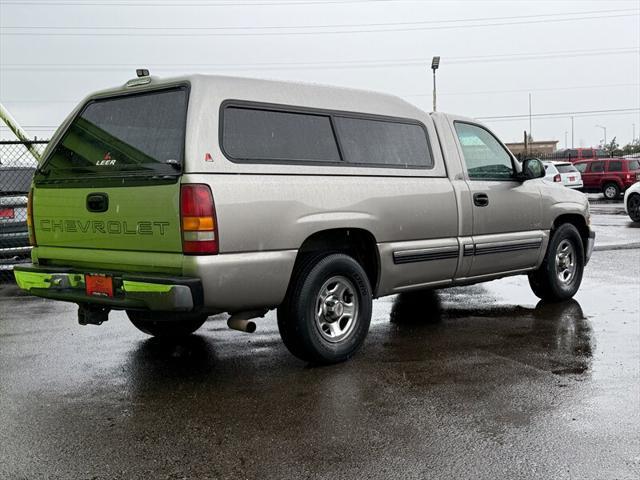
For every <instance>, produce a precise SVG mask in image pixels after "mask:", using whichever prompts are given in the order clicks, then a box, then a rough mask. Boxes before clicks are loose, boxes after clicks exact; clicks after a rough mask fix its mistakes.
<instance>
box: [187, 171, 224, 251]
mask: <svg viewBox="0 0 640 480" xmlns="http://www.w3.org/2000/svg"><path fill="white" fill-rule="evenodd" d="M180 223H181V225H182V252H183V253H187V254H191V255H215V254H217V253H218V230H217V225H216V209H215V206H214V204H213V195H212V194H211V189H210V188H209V186H208V185H204V184H199V183H193V184H185V185H182V187H181V189H180Z"/></svg>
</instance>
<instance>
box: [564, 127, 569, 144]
mask: <svg viewBox="0 0 640 480" xmlns="http://www.w3.org/2000/svg"><path fill="white" fill-rule="evenodd" d="M568 134H569V132H567V131H566V130H565V131H564V148H567V135H568Z"/></svg>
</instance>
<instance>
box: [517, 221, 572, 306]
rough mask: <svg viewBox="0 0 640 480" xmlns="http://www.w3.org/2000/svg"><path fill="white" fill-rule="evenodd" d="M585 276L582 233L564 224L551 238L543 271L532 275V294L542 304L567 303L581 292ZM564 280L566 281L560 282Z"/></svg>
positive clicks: (530, 275)
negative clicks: (579, 289)
mask: <svg viewBox="0 0 640 480" xmlns="http://www.w3.org/2000/svg"><path fill="white" fill-rule="evenodd" d="M565 247H566V248H565ZM567 255H568V256H567ZM559 256H560V257H561V258H559ZM568 272H569V273H570V275H569V273H568ZM583 272H584V245H583V243H582V239H581V238H580V233H578V230H577V229H576V227H574V226H573V225H571V224H570V223H564V224H562V225H560V226H559V227H558V228H557V229H556V230H555V231H554V232H553V234H552V235H551V240H550V241H549V246H548V247H547V253H546V255H545V258H544V261H543V262H542V265H541V266H540V268H539V269H538V270H536V271H534V272H531V273H529V285H531V290H533V293H534V294H535V295H536V296H537V297H538V298H541V299H542V300H546V301H548V302H558V301H562V300H567V299H569V298H571V297H573V296H574V295H575V293H576V292H577V291H578V288H580V283H581V282H582V274H583ZM561 277H566V279H565V280H561Z"/></svg>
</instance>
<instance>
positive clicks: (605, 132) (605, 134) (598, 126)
mask: <svg viewBox="0 0 640 480" xmlns="http://www.w3.org/2000/svg"><path fill="white" fill-rule="evenodd" d="M596 127H597V128H601V129H602V130H604V146H605V147H606V146H607V127H603V126H602V125H596Z"/></svg>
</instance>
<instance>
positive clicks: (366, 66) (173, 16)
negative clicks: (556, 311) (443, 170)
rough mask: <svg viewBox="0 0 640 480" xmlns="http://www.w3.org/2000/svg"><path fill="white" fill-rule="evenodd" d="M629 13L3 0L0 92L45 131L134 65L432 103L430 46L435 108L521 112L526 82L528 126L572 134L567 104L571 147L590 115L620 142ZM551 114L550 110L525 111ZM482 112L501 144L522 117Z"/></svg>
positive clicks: (637, 63) (224, 1) (539, 3)
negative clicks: (435, 63) (435, 65)
mask: <svg viewBox="0 0 640 480" xmlns="http://www.w3.org/2000/svg"><path fill="white" fill-rule="evenodd" d="M639 13H640V1H639V0H627V1H595V0H594V1H573V0H572V1H568V0H564V1H563V0H557V1H543V0H536V1H516V0H505V1H469V0H467V1H431V0H422V1H419V0H413V1H412V0H394V1H385V0H291V1H289V2H287V1H282V0H280V1H278V0H262V1H259V0H237V1H235V2H234V1H231V0H219V1H212V0H209V1H207V0H183V1H180V0H128V1H124V0H114V1H108V0H48V1H45V0H42V1H30V0H22V1H10V0H0V28H1V30H0V101H1V102H2V103H3V104H4V105H5V106H6V107H7V108H8V109H9V110H10V111H11V112H12V114H13V116H14V117H15V118H16V119H17V120H18V122H19V123H21V124H22V125H23V126H24V127H25V129H26V130H27V131H28V133H29V134H31V135H37V136H38V137H40V138H43V137H44V138H47V137H48V136H49V135H50V134H51V133H52V131H53V130H54V129H55V127H56V126H57V125H58V124H59V123H60V122H61V121H62V120H63V119H64V117H65V116H66V115H67V114H68V113H69V112H70V110H71V109H72V108H73V107H74V105H75V104H76V103H77V102H78V101H79V100H80V99H81V98H82V97H84V96H85V95H86V94H88V93H90V92H91V91H94V90H97V89H101V88H104V87H110V86H114V85H119V84H122V83H124V82H125V81H126V80H127V79H129V78H131V77H133V76H135V68H136V67H147V68H149V69H150V70H151V72H152V74H154V75H158V76H174V75H178V74H181V73H223V74H234V75H242V76H251V77H263V78H279V79H289V80H301V81H312V82H319V83H325V84H334V85H342V86H349V87H354V88H365V89H373V90H379V91H384V92H389V93H393V94H396V95H399V96H402V97H404V98H405V99H406V100H408V101H410V102H413V103H415V104H416V105H418V106H419V107H421V108H423V109H425V110H431V92H432V77H431V71H430V70H429V69H428V67H429V65H430V63H431V57H432V56H434V55H440V56H441V57H442V61H441V65H440V69H439V70H438V72H437V75H438V78H437V81H438V98H439V100H438V110H441V111H446V112H452V113H459V114H462V115H467V116H472V117H477V118H482V117H494V116H510V115H525V116H526V115H527V114H528V111H529V93H531V97H532V111H533V114H534V117H533V129H532V133H533V137H534V139H535V140H549V139H554V140H559V141H560V143H559V147H560V148H562V147H564V145H565V138H566V139H567V142H568V146H571V120H570V116H571V112H575V113H574V117H575V119H574V128H575V130H574V132H575V134H574V143H575V146H590V145H597V144H598V143H599V142H600V140H601V139H602V138H603V133H604V132H603V129H601V128H598V127H596V125H602V126H605V127H606V128H607V139H608V140H611V138H612V137H614V136H615V137H617V139H618V141H619V143H620V144H626V143H628V142H629V141H631V138H632V131H633V126H632V125H633V124H634V123H635V131H636V137H637V136H638V135H640V17H639V16H638V15H639ZM602 110H608V112H601V113H590V114H585V113H579V112H593V111H602ZM623 110H627V111H623ZM629 110H632V111H629ZM549 113H561V114H562V115H560V116H558V117H557V118H549V117H540V116H536V115H540V114H549ZM484 121H485V122H486V123H488V124H489V125H490V127H491V128H493V129H494V130H495V131H496V132H497V133H498V134H499V135H500V136H501V137H502V139H503V140H504V141H507V142H508V141H518V140H521V138H522V135H523V133H522V132H523V130H525V129H526V130H528V128H529V119H528V118H527V117H525V118H516V119H513V118H507V119H488V120H484ZM565 132H566V134H565ZM0 137H2V138H10V135H9V133H8V131H7V130H6V129H5V128H2V129H0Z"/></svg>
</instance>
